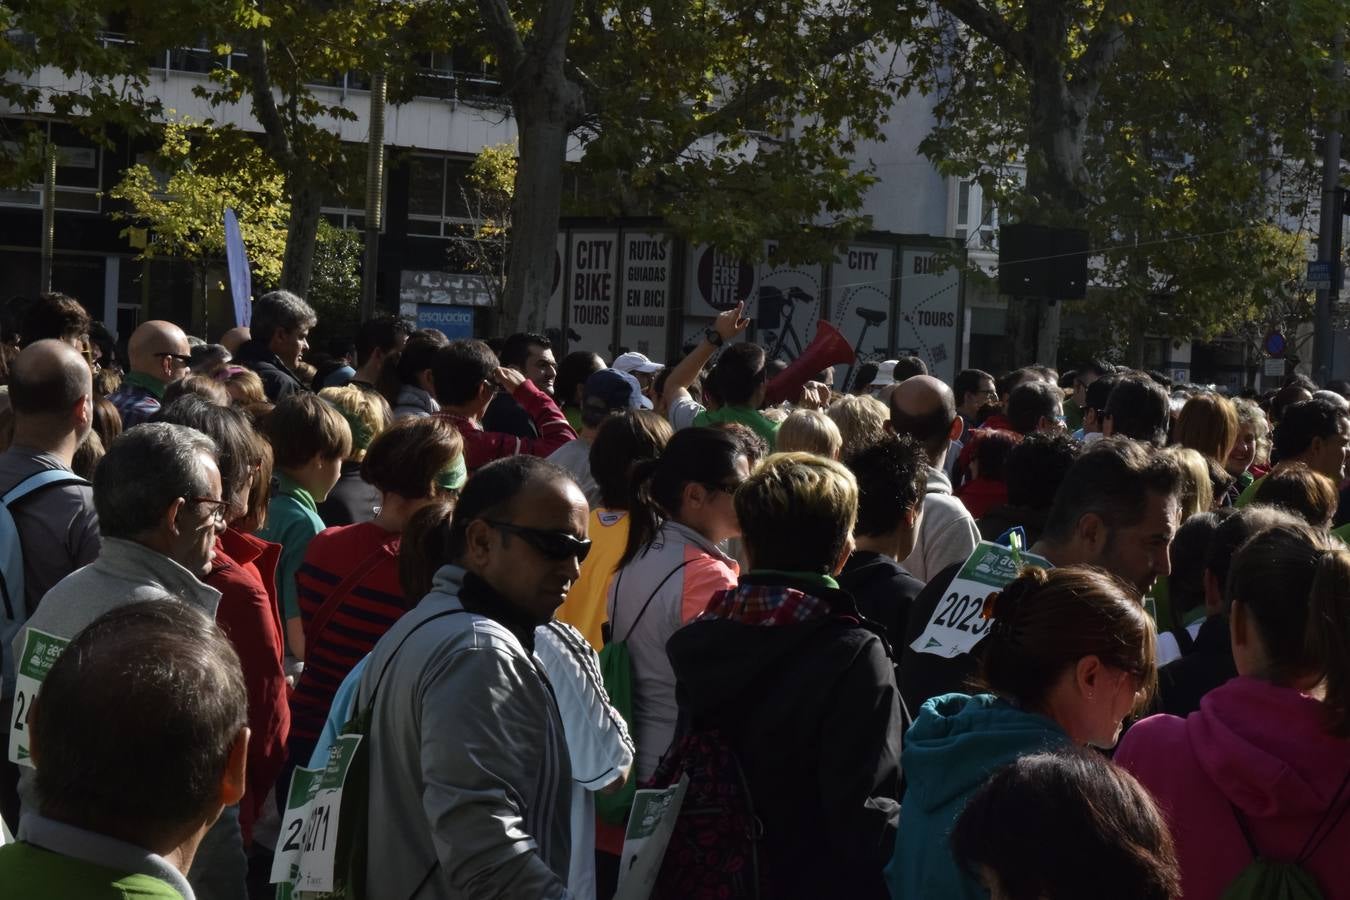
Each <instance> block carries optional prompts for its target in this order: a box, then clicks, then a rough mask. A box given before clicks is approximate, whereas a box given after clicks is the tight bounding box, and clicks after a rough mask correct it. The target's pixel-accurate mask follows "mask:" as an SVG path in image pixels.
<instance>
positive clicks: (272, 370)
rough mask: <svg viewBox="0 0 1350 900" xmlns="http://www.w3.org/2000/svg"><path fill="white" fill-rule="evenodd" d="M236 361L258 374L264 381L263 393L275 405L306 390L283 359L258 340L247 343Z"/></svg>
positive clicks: (235, 356) (236, 357)
mask: <svg viewBox="0 0 1350 900" xmlns="http://www.w3.org/2000/svg"><path fill="white" fill-rule="evenodd" d="M234 361H235V362H236V363H238V364H239V365H241V366H243V367H245V368H247V369H252V370H253V371H254V372H257V373H258V377H259V378H261V379H262V383H263V392H264V393H265V394H267V399H268V400H270V401H272V402H273V403H279V402H281V400H282V399H283V398H285V397H289V396H290V395H291V394H295V393H298V392H300V391H303V390H306V388H305V386H304V385H303V384H301V383H300V379H298V378H296V377H295V373H294V372H292V371H291V370H290V369H288V368H286V364H285V363H283V362H282V361H281V358H280V357H278V356H277V355H276V354H275V353H273V352H272V351H271V350H270V349H268V347H267V345H266V344H264V343H263V342H262V341H260V340H258V339H257V338H254V339H253V340H251V341H247V342H245V343H244V344H243V346H241V347H240V348H239V352H238V353H236V354H235V355H234Z"/></svg>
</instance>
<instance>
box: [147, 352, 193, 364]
mask: <svg viewBox="0 0 1350 900" xmlns="http://www.w3.org/2000/svg"><path fill="white" fill-rule="evenodd" d="M155 355H156V356H172V357H173V358H174V362H178V363H182V364H183V365H185V366H186V365H188V364H189V363H191V362H192V357H190V356H184V355H183V354H181V353H156V354H155Z"/></svg>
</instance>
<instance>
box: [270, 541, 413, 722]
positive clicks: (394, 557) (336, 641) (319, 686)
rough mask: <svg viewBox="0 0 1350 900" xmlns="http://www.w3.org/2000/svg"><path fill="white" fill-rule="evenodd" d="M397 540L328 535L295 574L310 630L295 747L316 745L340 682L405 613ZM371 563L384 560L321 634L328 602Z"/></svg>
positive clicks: (294, 707) (295, 712)
mask: <svg viewBox="0 0 1350 900" xmlns="http://www.w3.org/2000/svg"><path fill="white" fill-rule="evenodd" d="M399 537H400V536H399V535H398V534H395V533H393V532H389V531H385V530H384V529H383V528H381V527H379V526H378V525H376V524H374V523H373V522H361V523H358V524H356V525H343V526H340V527H338V528H327V529H325V530H323V531H321V532H319V533H318V534H317V535H315V537H314V539H313V540H311V541H310V542H309V547H308V548H307V549H306V550H305V561H304V562H302V563H301V564H300V568H299V570H298V571H297V572H296V573H295V585H296V589H297V592H298V595H299V599H300V620H301V622H303V623H304V627H305V670H304V672H302V673H301V675H300V681H299V682H297V683H296V685H295V693H294V694H293V695H292V696H291V717H292V723H291V734H292V735H293V736H294V737H295V739H296V740H300V741H314V740H318V738H319V735H320V734H321V733H322V732H323V723H324V720H325V719H326V718H327V716H328V708H329V707H330V706H332V704H333V695H334V694H336V693H337V689H338V686H339V685H341V684H342V679H344V678H346V677H347V673H348V672H350V671H351V670H352V667H353V666H355V665H356V664H357V662H359V661H360V659H361V657H363V656H365V655H366V654H367V653H369V652H370V650H371V648H373V647H374V646H375V642H376V641H378V640H379V639H380V637H381V636H382V635H383V634H384V633H385V632H386V631H388V630H389V626H391V625H393V624H394V623H395V622H397V621H398V619H399V617H400V616H402V615H403V613H404V612H405V611H406V610H407V608H408V605H409V604H405V603H404V601H403V588H402V586H401V585H400V584H399V580H398V546H399ZM372 555H376V556H378V561H377V562H376V563H375V566H374V568H372V569H370V570H369V571H368V572H367V573H366V575H365V576H364V577H362V578H361V580H360V581H359V582H357V583H356V584H354V585H353V586H352V587H351V589H350V590H348V591H346V592H344V594H343V596H342V597H341V599H339V600H338V601H337V602H338V607H337V610H336V611H335V612H334V613H333V616H332V618H330V619H329V620H328V625H327V627H325V628H324V629H323V632H322V633H321V634H319V633H316V632H315V631H314V625H315V622H314V619H315V617H316V616H317V615H318V614H319V610H320V609H322V608H323V605H324V601H326V600H327V599H328V597H329V596H330V595H331V594H332V593H333V591H335V590H336V589H337V588H338V587H339V586H340V585H341V583H342V582H343V581H344V580H345V579H346V578H347V577H348V576H349V575H351V574H352V573H354V572H355V571H356V570H357V569H358V568H359V567H360V566H362V565H363V564H364V563H366V562H367V561H368V560H370V559H371V557H372ZM418 599H420V598H418ZM414 602H415V601H414Z"/></svg>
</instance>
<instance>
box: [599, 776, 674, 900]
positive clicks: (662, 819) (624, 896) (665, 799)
mask: <svg viewBox="0 0 1350 900" xmlns="http://www.w3.org/2000/svg"><path fill="white" fill-rule="evenodd" d="M687 790H689V774H688V773H685V774H683V775H681V776H680V780H679V781H678V782H677V783H675V784H673V785H671V786H670V787H668V788H660V789H653V788H647V789H644V790H640V791H637V792H636V793H635V794H633V811H632V814H631V815H629V817H628V828H627V829H626V830H625V832H624V836H623V854H622V856H621V857H620V862H619V885H618V890H617V891H616V892H615V894H614V900H647V898H648V897H650V896H651V894H652V890H653V889H654V888H655V887H656V878H657V876H658V875H660V874H661V862H662V860H664V859H665V858H666V847H667V846H668V845H669V844H670V836H671V834H672V833H673V832H674V831H675V821H676V820H677V819H678V818H679V817H680V809H681V808H682V807H683V806H684V794H685V791H687Z"/></svg>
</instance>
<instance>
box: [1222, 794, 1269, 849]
mask: <svg viewBox="0 0 1350 900" xmlns="http://www.w3.org/2000/svg"><path fill="white" fill-rule="evenodd" d="M1228 806H1229V807H1230V808H1231V809H1232V810H1233V820H1234V821H1236V822H1237V827H1238V831H1241V832H1242V839H1243V840H1244V841H1246V842H1247V849H1248V850H1250V851H1251V852H1252V861H1253V862H1255V861H1256V860H1258V859H1260V858H1261V851H1260V850H1257V849H1256V841H1254V840H1252V832H1251V829H1250V828H1248V827H1247V819H1246V818H1245V817H1244V816H1243V815H1242V810H1240V809H1238V808H1237V806H1236V805H1235V804H1234V803H1233V801H1232V800H1229V801H1228Z"/></svg>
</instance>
